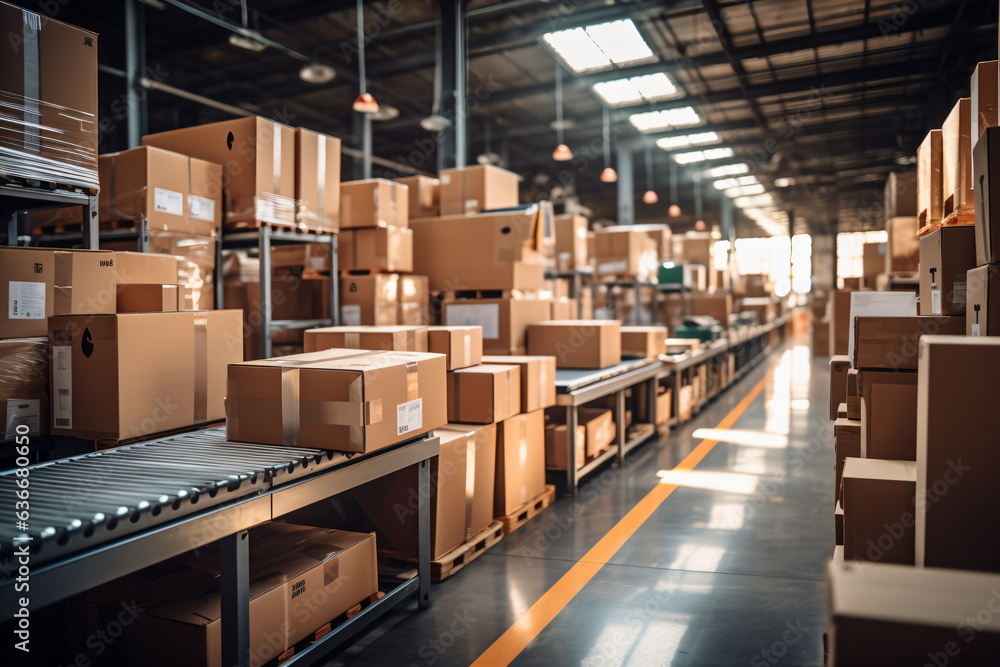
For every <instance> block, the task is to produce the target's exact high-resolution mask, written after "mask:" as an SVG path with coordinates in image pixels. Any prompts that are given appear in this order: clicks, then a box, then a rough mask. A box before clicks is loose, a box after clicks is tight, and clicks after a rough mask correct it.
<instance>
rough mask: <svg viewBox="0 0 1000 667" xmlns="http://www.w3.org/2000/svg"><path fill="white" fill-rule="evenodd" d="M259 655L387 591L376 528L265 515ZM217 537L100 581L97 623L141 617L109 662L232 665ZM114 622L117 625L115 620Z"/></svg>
mask: <svg viewBox="0 0 1000 667" xmlns="http://www.w3.org/2000/svg"><path fill="white" fill-rule="evenodd" d="M249 543H250V555H249V563H248V565H249V568H250V575H249V578H250V591H249V594H250V636H249V641H250V665H251V667H261V666H262V665H264V664H267V663H270V662H273V661H274V660H275V659H276V658H277V657H278V656H279V655H281V654H282V653H284V652H285V651H286V650H288V649H289V648H291V647H292V646H294V645H295V644H297V643H298V642H300V641H302V640H303V639H306V638H307V637H309V636H311V635H312V634H313V633H314V632H315V631H316V630H318V629H319V628H321V627H322V626H324V625H325V624H327V623H329V622H330V621H332V620H334V619H336V618H337V617H338V616H340V615H341V614H343V613H345V612H346V611H347V610H349V609H350V608H351V607H353V606H355V605H357V604H358V603H359V602H366V601H367V600H368V598H369V597H371V596H372V595H374V594H375V593H377V592H378V567H377V551H376V548H375V536H374V535H371V534H369V533H349V532H347V531H341V530H328V529H324V528H313V527H310V526H299V525H294V524H288V523H270V522H269V523H265V524H262V525H259V526H255V527H254V528H251V529H250V535H249ZM216 545H217V543H213V544H211V545H209V546H207V547H201V548H200V549H198V550H196V551H192V552H189V553H187V554H183V555H181V556H178V557H176V558H173V559H170V560H168V561H166V562H165V563H161V564H158V565H155V566H153V567H150V568H147V569H145V570H140V571H139V572H135V573H133V574H129V575H126V576H125V577H122V578H121V579H118V580H116V581H113V582H111V583H110V584H106V585H104V586H101V587H99V588H97V589H94V590H92V591H90V592H88V594H87V598H88V599H87V615H88V619H89V620H90V621H91V624H92V625H93V626H96V627H99V628H108V627H116V626H117V627H121V623H122V618H123V616H122V614H123V604H122V600H135V599H138V600H141V602H140V603H139V604H141V607H136V608H132V607H127V608H126V610H125V611H126V612H127V613H128V614H134V616H131V617H129V616H124V618H130V620H131V622H133V623H134V625H131V626H130V627H127V628H126V630H125V632H123V633H122V634H121V635H120V638H118V639H116V640H115V641H114V642H111V643H110V644H107V645H105V644H101V645H102V646H105V649H110V651H109V653H108V654H107V655H106V656H105V658H108V657H110V656H112V655H113V656H114V657H113V658H112V659H111V660H110V662H105V661H104V658H102V664H110V663H113V664H122V665H149V666H150V667H170V666H171V665H177V664H183V665H189V666H191V667H223V662H222V648H221V647H222V596H221V591H220V579H219V549H218V547H217V546H216ZM109 624H110V625H109Z"/></svg>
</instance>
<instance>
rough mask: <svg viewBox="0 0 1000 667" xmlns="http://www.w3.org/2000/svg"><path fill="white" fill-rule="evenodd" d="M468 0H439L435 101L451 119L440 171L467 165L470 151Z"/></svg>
mask: <svg viewBox="0 0 1000 667" xmlns="http://www.w3.org/2000/svg"><path fill="white" fill-rule="evenodd" d="M466 2H467V0H438V11H439V13H440V15H441V21H440V23H439V24H438V34H437V61H438V63H437V66H438V70H439V72H440V86H439V89H438V94H439V95H440V99H439V100H436V101H437V104H436V105H435V106H436V107H437V108H438V109H440V114H441V115H442V116H444V117H445V118H447V119H448V120H449V121H451V123H450V125H448V127H446V128H444V129H443V130H441V131H440V132H439V133H438V149H437V150H438V171H440V170H441V169H448V168H451V167H464V166H465V165H466V160H467V153H468V145H467V141H468V134H467V131H466V120H467V118H466V113H467V112H466V109H465V97H466V85H467V81H468V48H467V45H466V41H465V32H466V14H465V7H466Z"/></svg>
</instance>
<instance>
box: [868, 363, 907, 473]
mask: <svg viewBox="0 0 1000 667" xmlns="http://www.w3.org/2000/svg"><path fill="white" fill-rule="evenodd" d="M858 389H859V394H860V398H861V456H863V457H864V458H867V459H888V460H890V461H913V460H915V458H916V437H917V420H916V418H915V416H914V415H915V414H916V409H917V374H916V373H914V372H913V371H898V372H896V371H877V370H876V371H873V370H859V371H858Z"/></svg>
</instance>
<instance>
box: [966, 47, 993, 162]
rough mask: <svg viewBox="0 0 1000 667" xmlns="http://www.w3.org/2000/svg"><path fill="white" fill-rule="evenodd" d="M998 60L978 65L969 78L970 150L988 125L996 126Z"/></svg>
mask: <svg viewBox="0 0 1000 667" xmlns="http://www.w3.org/2000/svg"><path fill="white" fill-rule="evenodd" d="M997 74H998V70H997V61H996V60H988V61H986V62H981V63H979V64H977V65H976V69H974V70H972V78H971V79H970V80H969V92H970V95H969V96H970V97H971V98H972V107H971V109H970V119H969V120H970V123H969V152H970V154H971V152H972V149H973V148H974V147H975V145H976V142H977V141H979V137H980V136H982V134H983V132H985V131H986V128H988V127H996V126H997V125H998V124H1000V123H998V119H997Z"/></svg>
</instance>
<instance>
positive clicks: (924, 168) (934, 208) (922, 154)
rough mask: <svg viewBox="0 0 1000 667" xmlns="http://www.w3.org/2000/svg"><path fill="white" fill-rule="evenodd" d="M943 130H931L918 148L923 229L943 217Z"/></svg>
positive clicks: (920, 218)
mask: <svg viewBox="0 0 1000 667" xmlns="http://www.w3.org/2000/svg"><path fill="white" fill-rule="evenodd" d="M941 138H942V137H941V130H931V131H930V132H928V133H927V136H926V137H924V140H923V141H922V142H921V143H920V146H918V147H917V222H918V223H919V224H920V226H921V227H924V226H927V225H930V224H932V223H935V222H939V221H940V220H941V218H942V217H943V207H944V197H943V194H942V193H943V187H944V184H943V180H942V173H941V167H942V146H941Z"/></svg>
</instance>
